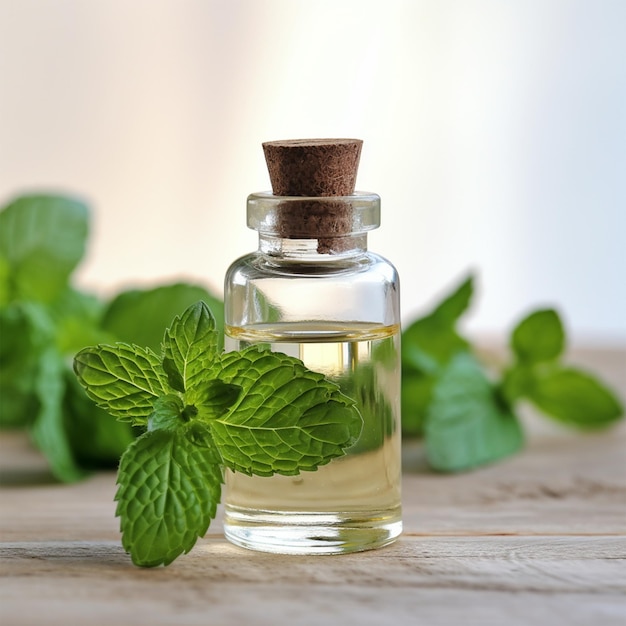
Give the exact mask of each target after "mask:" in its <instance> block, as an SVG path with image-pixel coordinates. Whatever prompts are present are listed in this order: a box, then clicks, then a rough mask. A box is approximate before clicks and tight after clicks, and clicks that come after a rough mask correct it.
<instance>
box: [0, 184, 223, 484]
mask: <svg viewBox="0 0 626 626" xmlns="http://www.w3.org/2000/svg"><path fill="white" fill-rule="evenodd" d="M88 233H89V207H88V206H87V205H86V204H85V203H84V202H82V201H80V200H77V199H75V198H71V197H65V196H60V195H55V194H32V195H23V196H20V197H17V198H15V199H13V200H11V201H10V202H9V203H8V204H6V205H5V206H4V207H1V208H0V398H1V399H2V400H1V401H0V429H8V428H11V429H16V428H20V429H24V430H27V431H28V434H29V435H30V439H31V440H32V441H33V442H34V444H35V445H36V446H37V447H38V448H39V450H40V451H41V452H42V453H43V455H44V456H45V457H46V459H47V461H48V465H49V467H50V470H51V472H52V474H53V475H54V476H55V478H57V479H58V480H62V481H65V482H71V481H75V480H78V479H80V478H82V477H84V476H85V475H86V473H87V472H88V471H89V470H93V469H99V468H109V467H113V466H117V465H118V463H119V459H120V456H121V454H122V453H123V452H124V450H125V449H126V448H127V447H128V445H129V443H130V442H131V441H133V440H134V438H135V437H136V435H137V434H138V433H137V431H138V430H139V429H137V428H133V427H131V426H130V424H129V423H128V421H127V422H126V423H123V422H120V421H116V420H112V419H111V418H110V416H109V415H107V414H106V413H105V412H104V411H103V410H101V409H98V408H97V407H96V406H95V405H94V403H93V402H92V401H91V400H90V399H89V398H88V397H87V396H86V394H85V392H84V390H83V388H82V387H81V386H80V385H79V384H78V383H77V381H76V377H75V376H74V374H73V372H72V370H71V367H70V366H69V363H70V362H71V357H72V356H73V355H74V354H75V353H76V352H77V351H78V350H80V349H81V348H83V347H84V346H88V345H94V344H98V343H105V342H107V343H111V342H114V341H124V342H127V343H136V344H139V345H141V346H148V347H149V348H151V349H152V350H153V351H155V352H158V351H159V350H160V344H161V340H162V337H163V328H164V327H165V326H166V325H167V324H169V323H170V321H171V320H172V318H173V317H174V316H175V315H176V314H178V313H180V311H182V310H184V309H185V308H186V307H188V306H189V305H191V304H193V303H194V302H197V301H198V300H204V301H207V302H209V303H210V305H211V307H212V309H213V312H214V314H215V315H216V316H217V326H218V328H222V327H223V315H222V313H223V307H222V303H221V301H219V300H218V299H216V298H215V297H213V296H212V295H211V294H210V293H209V292H208V291H207V290H206V289H204V288H202V287H200V286H196V285H189V284H185V283H175V284H172V285H161V286H159V287H156V288H151V289H142V290H130V291H124V292H122V293H120V294H118V295H117V296H116V297H114V298H113V300H112V301H110V302H106V301H103V300H101V299H99V298H96V297H94V296H93V295H91V294H88V293H85V292H83V291H81V290H79V289H76V288H75V287H73V286H72V277H73V273H74V271H75V270H76V268H77V267H78V265H79V263H80V261H81V260H82V257H83V255H84V252H85V250H86V248H87V244H88ZM220 334H221V333H220ZM220 339H221V338H220Z"/></svg>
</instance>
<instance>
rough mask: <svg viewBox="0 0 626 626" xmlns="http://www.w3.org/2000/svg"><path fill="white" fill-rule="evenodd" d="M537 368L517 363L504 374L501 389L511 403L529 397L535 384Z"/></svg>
mask: <svg viewBox="0 0 626 626" xmlns="http://www.w3.org/2000/svg"><path fill="white" fill-rule="evenodd" d="M536 377H537V368H536V367H535V366H533V365H527V364H526V363H515V364H514V365H512V366H511V367H509V368H508V369H507V370H505V372H504V373H503V376H502V382H501V383H500V390H501V393H502V396H503V397H504V398H505V399H506V401H507V402H508V403H509V405H513V403H514V402H515V401H516V400H519V399H520V398H523V397H527V396H528V395H529V394H530V393H531V392H532V389H533V387H534V385H535V380H536Z"/></svg>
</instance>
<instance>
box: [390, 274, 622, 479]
mask: <svg viewBox="0 0 626 626" xmlns="http://www.w3.org/2000/svg"><path fill="white" fill-rule="evenodd" d="M472 294H473V278H472V277H471V276H470V277H468V278H466V279H465V280H464V281H463V282H462V283H461V284H460V285H459V286H458V287H457V288H456V289H455V290H454V291H453V292H452V293H451V294H450V295H448V296H447V297H446V298H444V300H443V301H442V302H441V303H440V304H439V305H438V306H436V307H435V308H434V309H433V311H432V312H431V313H429V314H428V315H426V316H425V317H422V318H420V319H418V320H416V321H415V322H413V323H412V324H411V325H410V326H409V327H408V328H407V329H406V330H405V331H404V332H403V335H402V367H403V371H402V427H403V432H404V434H405V435H406V436H417V435H423V436H424V440H425V447H426V455H427V458H428V461H429V463H430V465H431V466H432V467H433V468H434V469H437V470H440V471H461V470H467V469H471V468H473V467H477V466H479V465H483V464H486V463H491V462H494V461H497V460H498V459H500V458H503V457H506V456H508V455H510V454H513V453H514V452H516V451H517V450H519V449H520V448H521V447H522V445H523V433H522V428H521V424H520V421H519V419H518V417H517V415H516V411H517V410H518V409H519V403H520V402H522V401H526V402H530V403H532V404H533V405H534V406H535V407H536V408H537V409H538V410H539V411H540V412H541V413H543V414H545V415H546V416H547V417H550V418H552V419H555V420H558V421H560V422H563V423H566V424H569V425H571V426H576V427H578V428H581V429H593V428H599V427H603V426H608V425H609V424H611V423H613V422H615V421H616V420H618V419H619V418H620V417H621V416H622V415H623V412H624V409H623V406H622V405H621V403H620V401H619V400H618V398H617V397H616V395H615V394H614V393H613V391H612V390H611V389H609V388H608V387H607V386H606V385H605V384H604V383H602V382H601V381H600V380H598V379H597V378H596V377H594V376H593V375H592V374H591V373H589V372H585V371H583V370H580V369H577V368H574V367H571V366H569V365H567V364H565V363H564V362H563V360H562V357H563V353H564V350H565V344H566V339H565V330H564V328H563V324H562V322H561V319H560V317H559V315H558V313H557V312H556V311H555V310H553V309H543V310H539V311H535V312H533V313H531V314H530V315H528V316H527V317H525V318H524V319H522V320H521V321H520V322H519V323H518V324H517V325H516V326H515V328H514V329H513V332H512V334H511V338H510V347H511V353H512V358H511V362H510V363H509V364H508V365H507V366H506V367H505V368H504V370H503V371H502V372H499V373H498V372H495V373H494V372H489V371H488V369H487V368H486V367H485V366H484V365H482V364H481V363H480V361H479V359H478V358H477V356H476V355H475V354H474V352H473V350H472V346H471V345H470V343H469V341H468V340H467V339H465V338H464V337H462V336H461V335H460V334H459V332H458V330H457V324H458V322H459V319H460V318H461V316H462V315H463V314H464V313H465V312H466V311H467V309H468V307H469V305H470V302H471V298H472Z"/></svg>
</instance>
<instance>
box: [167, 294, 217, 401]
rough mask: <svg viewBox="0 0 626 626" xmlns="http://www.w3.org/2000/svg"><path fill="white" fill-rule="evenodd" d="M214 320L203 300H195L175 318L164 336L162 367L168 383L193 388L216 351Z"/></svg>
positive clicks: (174, 386) (172, 385)
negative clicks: (195, 301) (194, 302)
mask: <svg viewBox="0 0 626 626" xmlns="http://www.w3.org/2000/svg"><path fill="white" fill-rule="evenodd" d="M217 345H218V333H217V330H216V328H215V319H214V317H213V315H212V314H211V311H210V310H209V307H208V306H207V305H206V304H205V303H204V302H197V303H196V304H194V305H192V306H190V307H188V308H187V309H186V310H185V312H184V313H183V314H182V315H181V316H180V317H176V318H175V319H174V322H173V323H172V325H171V327H170V328H168V329H167V330H166V331H165V336H164V338H163V369H164V370H165V372H166V374H167V378H168V381H169V383H170V386H171V387H172V388H173V389H176V390H177V391H180V392H184V391H185V390H187V389H191V388H193V386H194V385H196V384H197V382H198V380H201V379H202V377H203V374H204V372H205V370H206V369H207V367H209V365H210V364H211V362H212V361H213V360H214V359H215V357H216V356H217V353H218V348H217Z"/></svg>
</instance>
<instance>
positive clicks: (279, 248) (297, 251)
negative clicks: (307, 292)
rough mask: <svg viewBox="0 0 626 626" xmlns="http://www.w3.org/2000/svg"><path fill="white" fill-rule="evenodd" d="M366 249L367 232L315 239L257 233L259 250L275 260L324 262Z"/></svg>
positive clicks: (346, 256)
mask: <svg viewBox="0 0 626 626" xmlns="http://www.w3.org/2000/svg"><path fill="white" fill-rule="evenodd" d="M366 251H367V233H356V234H355V233H351V234H349V235H344V236H341V237H320V238H316V239H309V238H307V239H299V238H298V239H295V238H291V237H281V236H279V235H274V234H268V233H261V232H260V233H259V252H260V253H261V254H264V255H266V256H269V257H272V258H275V259H277V260H278V259H283V260H287V261H303V262H306V261H312V262H315V263H324V262H329V261H334V260H336V259H344V258H350V257H354V256H359V255H361V254H363V253H364V252H366Z"/></svg>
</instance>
